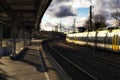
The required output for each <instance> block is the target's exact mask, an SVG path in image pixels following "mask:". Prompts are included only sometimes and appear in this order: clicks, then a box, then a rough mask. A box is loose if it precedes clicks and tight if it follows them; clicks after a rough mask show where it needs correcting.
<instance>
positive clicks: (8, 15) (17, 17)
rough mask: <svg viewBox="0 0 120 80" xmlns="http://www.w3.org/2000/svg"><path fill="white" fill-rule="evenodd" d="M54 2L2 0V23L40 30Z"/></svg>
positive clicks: (0, 10)
mask: <svg viewBox="0 0 120 80" xmlns="http://www.w3.org/2000/svg"><path fill="white" fill-rule="evenodd" d="M51 1H52V0H0V22H2V23H5V24H8V25H12V24H16V25H17V26H19V27H27V28H35V29H38V28H39V24H40V22H41V19H42V16H43V14H44V13H45V11H46V9H47V8H48V6H49V5H50V3H51Z"/></svg>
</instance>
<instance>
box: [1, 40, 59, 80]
mask: <svg viewBox="0 0 120 80" xmlns="http://www.w3.org/2000/svg"><path fill="white" fill-rule="evenodd" d="M41 42H42V40H33V41H32V44H31V45H29V46H27V47H26V48H25V49H24V50H23V51H22V52H20V53H19V55H18V58H19V59H17V60H11V59H10V58H9V56H5V57H2V58H1V59H0V80H61V79H60V76H59V74H58V72H57V71H56V68H55V67H54V66H53V65H52V64H51V62H50V61H49V57H48V56H47V55H46V53H44V51H43V49H42V46H41Z"/></svg>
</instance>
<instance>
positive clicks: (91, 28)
mask: <svg viewBox="0 0 120 80" xmlns="http://www.w3.org/2000/svg"><path fill="white" fill-rule="evenodd" d="M89 29H90V30H93V27H92V6H90V28H89Z"/></svg>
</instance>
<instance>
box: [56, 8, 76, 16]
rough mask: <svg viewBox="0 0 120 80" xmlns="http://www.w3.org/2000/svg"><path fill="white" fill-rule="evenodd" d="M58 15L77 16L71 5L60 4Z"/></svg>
mask: <svg viewBox="0 0 120 80" xmlns="http://www.w3.org/2000/svg"><path fill="white" fill-rule="evenodd" d="M55 16H56V17H67V16H76V14H75V13H74V12H73V11H72V9H71V7H70V6H60V7H59V11H58V12H56V13H55Z"/></svg>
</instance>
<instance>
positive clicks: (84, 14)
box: [77, 8, 89, 17]
mask: <svg viewBox="0 0 120 80" xmlns="http://www.w3.org/2000/svg"><path fill="white" fill-rule="evenodd" d="M88 13H89V8H78V9H77V14H78V16H81V17H88Z"/></svg>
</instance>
